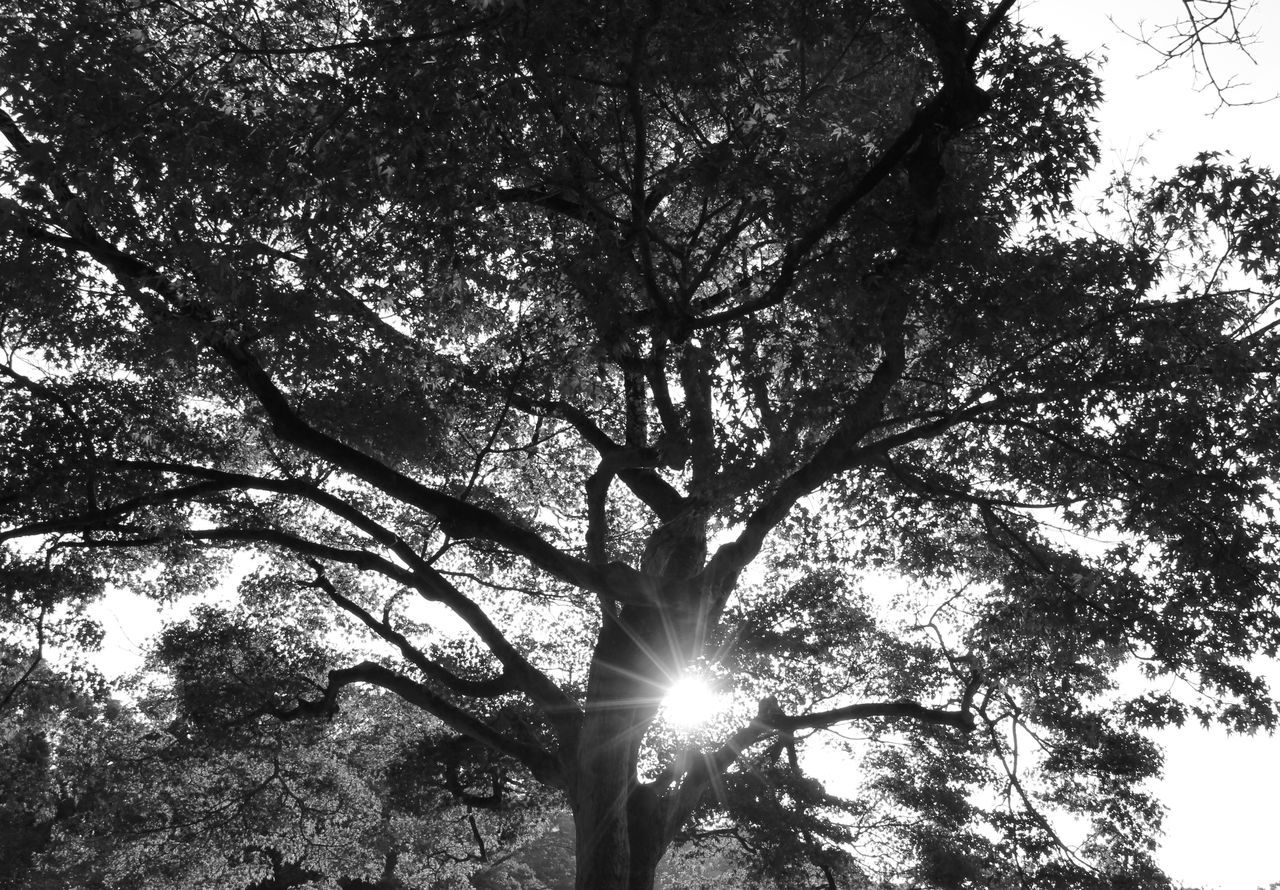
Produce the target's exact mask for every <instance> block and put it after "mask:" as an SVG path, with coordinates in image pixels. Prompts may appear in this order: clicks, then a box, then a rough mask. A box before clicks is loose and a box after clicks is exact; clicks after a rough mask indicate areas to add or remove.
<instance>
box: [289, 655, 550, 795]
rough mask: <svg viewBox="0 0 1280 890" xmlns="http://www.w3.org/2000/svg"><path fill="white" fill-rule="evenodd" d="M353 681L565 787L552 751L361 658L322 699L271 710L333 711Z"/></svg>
mask: <svg viewBox="0 0 1280 890" xmlns="http://www.w3.org/2000/svg"><path fill="white" fill-rule="evenodd" d="M353 683H367V684H370V685H372V686H378V687H381V688H382V689H386V690H387V691H389V692H394V693H395V694H396V695H398V696H400V697H401V698H402V699H404V700H405V701H407V702H409V703H410V704H412V705H416V706H417V707H419V708H421V709H422V710H424V711H426V712H427V713H429V714H432V715H433V716H435V717H437V718H439V719H440V721H441V722H443V723H444V724H445V725H446V726H448V727H449V728H450V729H453V730H456V731H457V732H460V733H462V734H463V735H465V736H467V737H468V738H472V739H475V740H476V741H478V742H480V743H482V744H484V745H486V746H488V747H489V748H491V749H493V750H494V751H497V752H498V753H500V754H505V755H506V756H508V757H514V758H515V759H516V760H519V761H520V762H521V763H523V764H524V765H525V766H527V767H529V769H530V770H531V771H532V772H533V774H534V775H535V776H537V777H538V779H539V780H541V781H544V782H547V783H549V784H551V785H554V786H555V787H558V788H563V787H564V784H565V780H564V776H563V773H562V768H561V765H560V763H559V761H558V759H557V758H556V757H555V756H553V755H552V754H550V753H548V752H547V751H544V750H543V749H542V748H541V747H537V746H534V745H532V744H529V743H528V742H523V741H520V740H517V739H512V738H508V737H507V736H504V735H502V734H501V733H499V732H498V731H497V730H495V729H494V728H493V727H491V726H489V725H488V724H487V723H483V722H482V721H480V720H478V719H476V718H475V717H473V716H472V715H470V714H468V713H467V712H465V711H463V710H462V709H461V708H459V707H457V706H456V705H453V704H451V703H450V702H448V701H446V700H445V699H444V698H442V697H440V696H439V695H437V694H436V693H434V692H432V691H431V689H430V688H428V687H427V686H424V685H422V684H421V683H417V682H415V681H413V680H410V679H409V678H408V677H405V676H402V675H400V674H397V673H395V672H394V671H392V670H390V669H388V668H386V667H383V666H382V665H380V664H377V663H375V662H372V661H362V662H360V663H359V664H357V665H355V666H353V667H349V668H342V669H340V670H333V671H329V683H328V686H327V687H326V688H325V691H324V695H323V696H322V697H321V698H320V699H318V700H314V701H301V702H299V703H298V704H297V705H296V706H294V707H293V708H287V709H275V710H274V711H272V712H271V713H272V714H273V716H275V717H277V718H278V719H280V720H286V721H288V720H297V719H300V718H303V717H313V716H328V715H331V714H333V713H335V712H336V711H337V709H338V695H339V693H340V692H341V691H342V690H343V688H345V687H347V686H350V685H351V684H353Z"/></svg>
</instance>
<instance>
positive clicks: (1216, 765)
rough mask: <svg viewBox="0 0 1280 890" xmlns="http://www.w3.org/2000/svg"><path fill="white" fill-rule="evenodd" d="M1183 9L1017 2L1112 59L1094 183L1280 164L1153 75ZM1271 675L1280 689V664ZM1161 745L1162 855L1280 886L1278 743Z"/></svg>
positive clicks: (1228, 120) (1243, 65) (126, 626)
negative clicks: (1155, 45)
mask: <svg viewBox="0 0 1280 890" xmlns="http://www.w3.org/2000/svg"><path fill="white" fill-rule="evenodd" d="M1200 2H1201V3H1202V5H1203V0H1200ZM1181 8H1182V3H1181V0H1122V2H1114V0H1112V2H1104V0H1022V2H1020V3H1018V4H1017V5H1016V6H1015V7H1014V14H1015V15H1017V16H1020V17H1021V18H1022V20H1023V21H1025V22H1027V23H1029V24H1034V25H1038V26H1041V27H1043V28H1044V29H1045V30H1046V31H1048V32H1052V33H1057V34H1059V35H1061V36H1062V37H1063V38H1064V39H1066V40H1067V42H1068V43H1069V44H1070V45H1071V46H1072V47H1073V48H1074V49H1076V50H1077V51H1079V52H1090V53H1095V54H1097V55H1099V56H1106V57H1107V58H1108V61H1107V62H1106V64H1104V65H1103V66H1102V67H1101V72H1102V76H1103V84H1104V91H1105V96H1106V102H1105V105H1104V106H1103V108H1102V109H1101V111H1100V114H1099V120H1098V123H1099V129H1100V131H1101V133H1102V143H1103V159H1102V164H1101V166H1100V168H1099V170H1098V173H1097V176H1095V178H1094V180H1093V183H1092V185H1091V189H1095V190H1096V189H1097V188H1100V184H1101V183H1102V182H1103V181H1105V177H1106V175H1107V173H1108V172H1109V171H1111V170H1115V169H1117V168H1121V167H1126V166H1129V165H1131V164H1133V163H1135V162H1136V161H1138V160H1139V159H1143V160H1144V161H1145V163H1143V164H1142V165H1141V166H1139V168H1138V173H1139V174H1140V175H1141V174H1143V173H1146V174H1148V175H1152V176H1155V175H1162V174H1167V173H1169V172H1171V171H1172V170H1173V169H1174V168H1175V167H1176V166H1177V165H1178V164H1180V163H1187V162H1190V161H1191V160H1192V159H1193V158H1194V157H1195V155H1196V154H1197V153H1198V152H1200V151H1203V150H1207V149H1214V150H1226V151H1230V152H1231V153H1232V154H1233V155H1235V156H1236V157H1240V158H1243V157H1249V158H1252V159H1253V160H1254V161H1255V162H1256V163H1259V164H1265V165H1270V166H1273V167H1277V168H1280V141H1278V140H1277V138H1276V137H1277V134H1280V126H1277V124H1280V102H1272V103H1264V104H1250V105H1245V106H1242V107H1225V108H1224V107H1221V106H1220V103H1219V101H1218V97H1217V95H1216V93H1214V91H1212V90H1211V89H1201V90H1200V91H1199V92H1196V87H1197V85H1199V86H1203V85H1204V81H1203V76H1200V77H1197V73H1196V72H1195V71H1194V70H1193V68H1192V67H1191V65H1190V64H1189V63H1187V62H1186V61H1183V62H1179V63H1175V64H1172V65H1170V66H1168V67H1167V68H1165V69H1164V70H1159V71H1152V69H1153V67H1154V66H1155V65H1156V63H1157V62H1158V58H1157V57H1156V56H1155V54H1154V53H1153V52H1152V51H1151V50H1150V49H1148V48H1146V47H1143V46H1141V45H1140V44H1139V43H1137V42H1136V41H1135V40H1134V39H1133V38H1132V37H1129V36H1126V33H1125V32H1127V33H1128V34H1140V33H1143V27H1144V23H1145V27H1146V28H1147V31H1148V32H1149V31H1150V29H1151V28H1152V27H1153V26H1155V25H1157V24H1159V23H1162V22H1167V21H1169V20H1170V19H1171V18H1172V17H1174V16H1176V15H1177V14H1178V13H1179V12H1180V11H1181ZM1246 24H1247V25H1248V26H1250V27H1249V30H1251V31H1256V32H1257V42H1256V44H1255V45H1253V46H1252V47H1251V52H1252V56H1253V59H1252V60H1251V59H1250V58H1249V57H1248V56H1247V55H1246V54H1245V53H1242V52H1240V51H1238V50H1236V49H1232V48H1220V49H1219V50H1218V51H1217V52H1216V53H1215V54H1213V55H1212V56H1211V58H1210V61H1211V62H1212V63H1213V64H1214V65H1215V69H1216V70H1217V72H1218V74H1219V76H1220V78H1223V79H1229V78H1230V77H1232V76H1235V77H1237V78H1238V80H1239V81H1240V82H1241V83H1242V84H1243V85H1242V86H1241V87H1240V88H1239V89H1238V90H1236V91H1235V93H1234V95H1235V96H1236V98H1237V99H1239V100H1259V99H1266V98H1268V97H1271V96H1274V95H1277V94H1280V0H1259V3H1258V4H1257V6H1256V7H1255V8H1254V10H1253V12H1252V14H1251V15H1250V16H1249V18H1248V19H1247V20H1246ZM1081 206H1084V202H1081ZM98 617H100V618H101V620H102V621H103V623H104V625H105V629H106V630H107V639H106V642H105V647H104V654H103V655H104V657H103V658H102V660H101V663H103V665H104V667H107V666H108V665H110V666H112V667H116V668H117V669H119V666H123V665H128V666H130V667H133V666H136V664H137V663H138V658H139V655H140V652H141V648H142V646H143V645H145V641H146V639H147V638H148V637H149V636H150V635H151V634H153V633H154V632H155V631H156V630H157V629H158V628H159V623H160V622H159V618H158V616H155V613H154V606H153V605H152V604H151V603H149V602H147V601H145V600H144V599H143V598H137V599H136V600H135V599H134V598H133V597H132V596H131V595H128V594H123V593H122V594H119V595H117V596H115V597H112V598H110V600H108V601H107V602H105V603H104V604H103V605H102V607H101V609H100V611H99V612H98ZM108 669H109V670H110V668H108ZM1274 678H1275V686H1276V688H1280V669H1278V670H1275V671H1274ZM1157 741H1159V742H1160V743H1161V744H1162V745H1163V746H1164V747H1165V749H1166V756H1167V759H1166V775H1165V779H1164V781H1163V782H1162V783H1161V784H1160V786H1159V788H1158V794H1159V796H1160V797H1161V798H1162V800H1163V801H1164V802H1165V803H1166V805H1167V807H1168V816H1167V819H1166V825H1165V828H1166V836H1165V840H1164V844H1163V847H1162V850H1161V855H1160V860H1161V863H1162V865H1163V866H1164V867H1165V868H1166V870H1167V871H1168V872H1169V874H1170V875H1171V876H1172V877H1173V878H1174V880H1175V881H1177V882H1179V883H1180V884H1182V885H1184V886H1187V887H1196V888H1204V890H1210V888H1216V890H1257V888H1259V887H1266V886H1267V885H1269V884H1270V883H1272V882H1275V881H1280V844H1278V843H1277V840H1276V838H1277V834H1278V832H1277V825H1280V817H1277V815H1276V808H1277V803H1276V802H1277V801H1280V738H1273V737H1267V736H1260V737H1240V736H1234V737H1231V736H1227V735H1226V734H1225V731H1223V730H1204V729H1200V728H1198V727H1197V728H1187V729H1183V730H1179V731H1174V732H1164V733H1161V734H1159V735H1158V736H1157Z"/></svg>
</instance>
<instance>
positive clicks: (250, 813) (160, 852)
mask: <svg viewBox="0 0 1280 890" xmlns="http://www.w3.org/2000/svg"><path fill="white" fill-rule="evenodd" d="M269 630H270V634H265V633H263V628H262V626H261V625H256V624H255V622H254V620H253V616H251V615H246V614H243V613H228V612H223V611H218V610H210V609H205V610H202V611H199V612H197V614H196V615H195V616H194V617H193V619H192V620H190V621H188V622H185V623H183V624H181V625H175V626H172V627H170V628H169V629H168V630H166V631H165V633H164V634H163V636H162V638H161V640H160V641H159V643H158V649H157V656H156V658H155V659H153V663H152V664H151V665H150V668H151V669H150V670H149V671H148V676H150V677H151V679H150V681H149V682H148V683H145V684H144V683H142V682H140V681H138V682H134V683H133V684H131V685H130V688H129V690H128V691H129V692H130V693H131V697H134V698H136V699H137V704H136V705H132V706H131V705H129V704H125V703H122V702H121V701H119V700H116V699H111V698H108V697H107V696H106V694H105V688H104V684H103V683H102V682H101V680H100V679H98V680H96V681H93V682H84V681H80V682H77V678H76V677H74V676H65V675H60V674H58V673H56V672H53V671H51V670H49V669H48V668H43V669H42V670H41V671H40V672H39V673H38V674H37V675H36V676H35V678H33V681H32V682H30V683H29V684H28V686H27V688H26V690H25V691H24V695H25V699H26V701H24V702H23V710H24V712H23V713H21V714H10V715H7V719H6V720H5V722H4V724H3V726H4V729H5V733H4V738H5V740H6V745H5V748H6V757H5V768H6V775H5V787H6V788H9V789H13V793H11V794H10V795H8V796H7V797H6V800H5V808H4V810H3V811H0V812H2V813H3V821H2V822H0V835H2V836H3V837H4V838H5V840H6V843H5V858H4V859H3V860H0V865H2V866H3V871H0V879H2V880H3V882H4V886H5V887H9V888H13V890H33V888H43V887H50V888H52V887H115V886H129V887H137V888H155V890H170V888H177V887H200V886H210V887H227V888H237V890H287V888H290V887H298V886H304V885H307V886H315V882H324V883H325V884H326V885H328V886H337V887H340V888H342V890H403V888H409V887H415V888H416V887H433V888H444V887H469V886H471V884H470V883H469V880H468V878H469V877H470V876H471V875H472V873H474V872H475V871H477V870H478V869H481V868H488V867H490V866H491V863H492V861H493V860H494V859H495V858H496V857H494V855H493V851H494V850H500V849H503V848H505V847H516V846H518V845H519V844H520V842H521V841H523V840H524V839H525V836H526V835H527V834H529V833H530V832H532V833H540V832H541V831H543V830H544V828H545V825H544V820H543V819H542V817H541V808H542V806H544V805H545V804H546V803H547V801H546V799H545V795H541V794H539V793H537V792H538V789H537V788H536V787H533V788H531V787H529V785H528V784H525V783H521V782H520V781H519V776H518V775H516V774H515V771H513V770H511V769H509V768H506V765H504V764H503V763H501V762H499V761H497V760H496V759H495V758H493V757H491V756H485V755H486V754H487V752H484V751H482V750H481V751H476V750H472V749H469V748H468V747H467V745H466V744H465V741H461V740H458V739H456V738H453V737H451V736H449V735H447V734H442V733H440V732H439V729H440V727H439V725H438V724H435V725H428V726H425V727H424V725H423V721H422V719H421V714H420V713H418V712H417V711H416V709H413V708H411V707H409V706H407V705H405V704H404V703H403V702H401V701H400V699H398V698H396V697H395V696H391V695H389V694H381V695H379V694H376V693H367V692H366V693H363V694H357V695H352V696H348V697H347V699H346V700H345V701H344V708H343V712H342V713H341V714H340V715H336V716H335V718H334V719H333V720H330V721H327V722H323V723H321V722H316V721H307V722H292V723H280V722H274V723H272V724H266V725H260V724H256V723H254V722H253V721H252V719H251V718H252V715H253V714H254V713H255V711H256V710H257V709H258V708H259V707H260V703H261V699H262V696H263V695H264V694H267V695H271V694H273V693H274V694H276V695H284V694H286V692H285V690H287V689H288V688H289V684H290V682H291V681H293V682H297V681H298V680H299V679H300V678H304V677H305V676H306V674H305V673H303V671H304V670H305V668H306V667H307V662H308V661H309V660H312V659H314V658H315V657H317V655H318V654H319V653H317V652H316V650H315V647H314V645H310V644H309V641H307V640H304V639H300V638H299V637H298V635H297V634H296V628H284V629H283V631H284V632H282V628H281V626H280V624H279V623H274V622H273V623H272V624H271V625H270V627H269ZM290 630H294V631H295V633H293V634H291V633H290V632H289V631H290ZM161 670H163V672H162V673H161V672H160V671H161ZM250 678H251V682H248V681H249V679H250ZM37 681H38V682H37ZM193 705H194V706H193ZM15 717H16V718H18V719H14V718H15Z"/></svg>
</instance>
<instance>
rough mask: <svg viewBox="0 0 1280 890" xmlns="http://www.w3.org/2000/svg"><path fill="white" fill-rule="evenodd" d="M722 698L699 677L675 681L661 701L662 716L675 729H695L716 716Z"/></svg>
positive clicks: (722, 703)
mask: <svg viewBox="0 0 1280 890" xmlns="http://www.w3.org/2000/svg"><path fill="white" fill-rule="evenodd" d="M723 706H724V700H723V697H722V696H721V695H720V694H719V693H718V692H716V691H715V689H713V688H712V687H711V684H710V683H708V682H707V681H706V680H704V679H702V678H701V677H694V676H686V677H682V678H680V679H679V680H677V681H676V682H675V683H674V684H673V685H672V687H671V689H670V690H669V691H668V692H667V697H666V698H665V699H663V701H662V716H663V719H665V720H666V722H667V723H668V724H669V725H670V726H672V727H673V728H675V729H683V730H688V729H695V728H697V727H699V726H701V725H702V724H704V723H706V722H707V721H709V720H711V719H712V718H714V717H715V716H716V713H717V712H718V711H719V710H720V709H721V708H722V707H723Z"/></svg>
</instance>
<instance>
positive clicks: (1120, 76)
mask: <svg viewBox="0 0 1280 890" xmlns="http://www.w3.org/2000/svg"><path fill="white" fill-rule="evenodd" d="M1241 4H1242V5H1245V4H1247V0H1241ZM1199 5H1200V6H1201V7H1202V8H1207V7H1208V5H1209V4H1207V3H1204V2H1200V4H1199ZM1015 10H1016V12H1017V14H1019V15H1021V16H1022V19H1023V21H1025V22H1028V23H1032V24H1036V25H1040V26H1042V27H1044V29H1045V30H1046V31H1048V32H1052V33H1056V34H1059V35H1060V36H1062V37H1063V38H1064V39H1065V40H1067V42H1068V43H1069V44H1070V45H1071V46H1072V47H1073V48H1075V49H1076V50H1079V51H1085V52H1097V53H1098V54H1100V55H1105V56H1106V57H1108V59H1109V61H1108V63H1107V64H1106V65H1105V66H1104V67H1103V68H1102V77H1103V85H1104V89H1105V93H1106V105H1105V107H1104V108H1103V109H1102V112H1101V114H1100V116H1099V129H1100V131H1101V133H1102V141H1103V163H1102V169H1101V171H1100V173H1105V172H1106V171H1108V170H1113V169H1116V168H1117V167H1120V166H1123V165H1124V164H1126V163H1129V162H1132V161H1133V160H1135V159H1136V158H1139V157H1144V158H1146V159H1147V161H1148V162H1149V164H1148V166H1147V167H1146V168H1145V169H1146V171H1147V173H1148V174H1149V175H1161V174H1165V173H1168V172H1170V171H1171V170H1172V169H1173V168H1174V167H1176V166H1177V165H1178V164H1181V163H1186V162H1189V161H1191V160H1192V159H1193V158H1194V156H1195V155H1196V153H1198V152H1200V151H1204V150H1208V149H1213V150H1226V151H1230V152H1231V153H1232V154H1234V155H1236V156H1237V157H1248V158H1251V159H1252V160H1253V161H1254V162H1255V163H1258V164H1261V165H1267V166H1271V167H1273V168H1280V142H1278V141H1277V135H1280V127H1278V126H1277V124H1278V123H1280V102H1272V103H1269V104H1261V105H1251V106H1248V107H1239V108H1221V109H1219V108H1218V101H1217V96H1216V94H1214V93H1213V91H1212V90H1205V91H1202V92H1200V93H1199V94H1197V93H1196V92H1194V87H1195V85H1196V75H1195V72H1194V71H1193V70H1192V68H1191V66H1190V65H1189V64H1188V63H1186V62H1181V63H1176V64H1173V65H1171V66H1169V67H1168V68H1167V69H1165V70H1162V71H1156V72H1151V69H1152V67H1153V66H1154V64H1155V63H1156V62H1157V61H1158V59H1157V58H1156V57H1155V55H1154V53H1152V52H1151V50H1149V49H1147V48H1145V47H1142V46H1140V45H1137V44H1136V43H1135V42H1134V41H1133V40H1132V39H1130V38H1128V37H1126V36H1124V34H1123V33H1121V29H1123V31H1124V32H1128V33H1130V34H1138V33H1141V28H1142V23H1143V22H1144V21H1145V22H1146V23H1147V25H1148V30H1149V28H1150V26H1153V25H1156V24H1161V23H1165V22H1168V21H1169V20H1170V19H1171V18H1172V17H1173V16H1175V15H1177V14H1178V13H1179V12H1181V10H1182V3H1181V2H1180V0H1123V2H1114V0H1110V2H1108V0H1022V2H1020V3H1019V4H1018V5H1017V6H1016V7H1015ZM1109 19H1110V20H1109ZM1246 24H1247V25H1248V26H1249V28H1248V30H1250V31H1251V32H1254V33H1256V34H1257V43H1256V44H1255V45H1254V46H1252V47H1251V48H1250V54H1251V55H1252V57H1253V60H1252V61H1251V60H1250V59H1249V58H1248V57H1247V56H1245V55H1244V54H1242V53H1240V52H1238V51H1236V50H1233V49H1230V48H1220V49H1219V50H1218V52H1217V53H1216V54H1215V55H1212V56H1211V57H1210V60H1211V61H1212V62H1214V63H1215V65H1216V66H1219V67H1218V73H1219V75H1220V78H1226V77H1229V76H1231V75H1235V76H1236V77H1237V79H1238V81H1239V82H1241V83H1244V84H1249V85H1250V86H1242V87H1241V88H1240V89H1239V90H1238V91H1237V93H1238V98H1240V99H1266V98H1268V97H1271V96H1275V95H1277V94H1280V0H1257V5H1256V7H1255V8H1254V9H1253V10H1252V12H1251V14H1250V15H1249V17H1248V19H1247V20H1246ZM1149 72H1150V73H1149ZM1201 83H1203V79H1201ZM1215 110H1216V113H1215ZM1081 206H1084V205H1083V204H1082V205H1081ZM1275 681H1276V682H1275V683H1274V684H1273V688H1280V671H1277V672H1276V675H1275ZM1157 740H1158V741H1159V742H1160V743H1161V744H1163V745H1164V746H1165V750H1166V757H1167V759H1166V764H1165V780H1164V782H1163V783H1162V784H1161V787H1160V790H1159V794H1160V797H1161V798H1162V799H1163V800H1164V802H1165V804H1166V805H1167V807H1168V816H1167V818H1166V822H1165V833H1166V836H1165V841H1164V844H1163V846H1162V849H1161V857H1160V858H1161V863H1162V865H1163V866H1164V868H1165V869H1166V870H1167V871H1168V873H1169V875H1170V876H1171V877H1172V878H1173V879H1174V880H1175V881H1176V882H1179V883H1181V884H1183V885H1185V886H1187V887H1198V888H1205V890H1209V888H1220V890H1256V888H1259V887H1266V886H1267V885H1269V884H1271V883H1272V882H1274V881H1280V844H1278V843H1277V825H1278V824H1280V819H1278V818H1277V816H1276V801H1277V800H1280V739H1277V738H1274V737H1269V736H1261V737H1240V736H1227V735H1226V734H1225V732H1224V731H1222V730H1203V729H1200V728H1194V729H1184V730H1180V731H1177V732H1166V733H1161V734H1160V735H1159V737H1158V739H1157Z"/></svg>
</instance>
